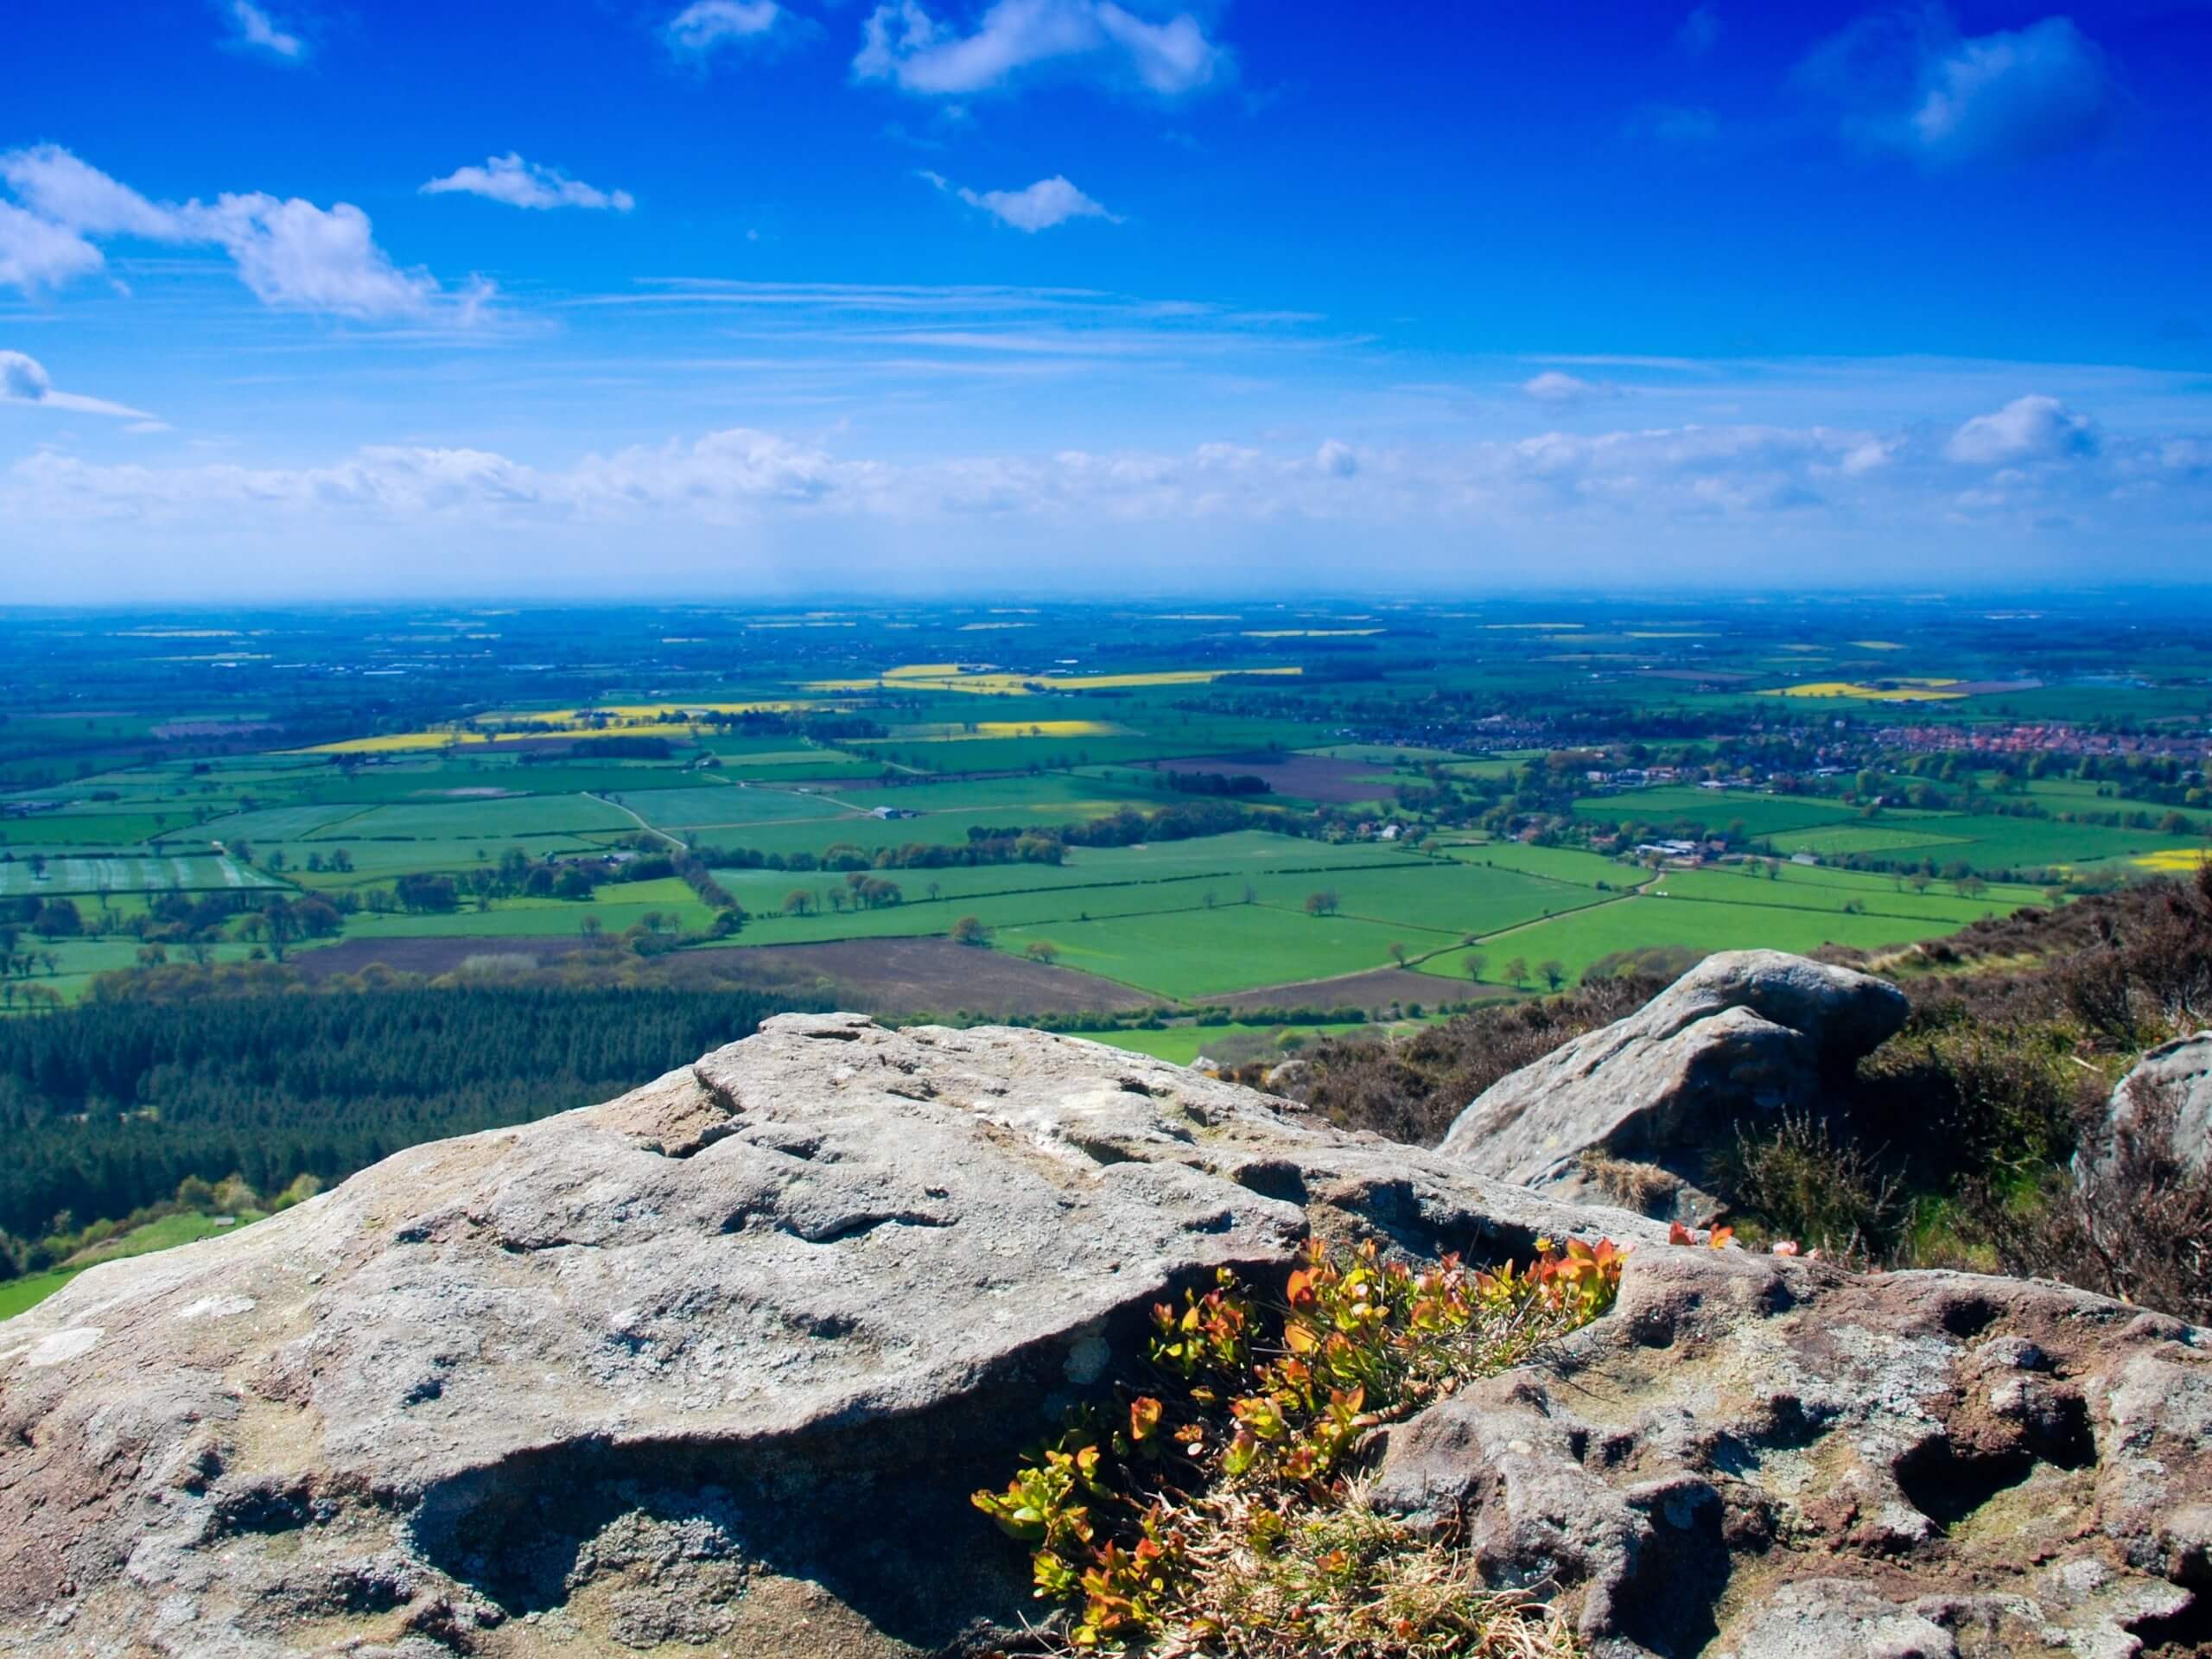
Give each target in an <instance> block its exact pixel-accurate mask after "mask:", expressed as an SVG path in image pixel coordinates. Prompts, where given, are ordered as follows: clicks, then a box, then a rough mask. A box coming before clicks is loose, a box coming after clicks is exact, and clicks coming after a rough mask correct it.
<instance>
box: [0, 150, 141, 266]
mask: <svg viewBox="0 0 2212 1659" xmlns="http://www.w3.org/2000/svg"><path fill="white" fill-rule="evenodd" d="M0 179H5V180H6V181H8V188H9V189H10V190H12V191H13V192H15V194H16V200H19V201H21V202H22V204H23V205H24V206H25V207H29V209H30V210H31V211H32V212H33V213H37V214H38V215H39V216H40V217H41V218H43V219H50V220H52V221H53V222H54V223H55V224H57V225H61V226H67V228H69V229H70V230H72V231H75V232H82V233H84V234H86V235H89V236H144V237H151V238H154V239H156V241H164V242H173V241H177V240H180V239H181V232H180V230H179V226H178V220H177V216H176V213H175V209H173V208H168V207H156V206H155V205H154V204H153V203H152V202H150V201H149V200H146V198H145V197H143V196H142V195H140V194H138V193H137V191H136V190H133V189H132V188H130V186H129V185H126V184H122V183H119V182H118V181H116V180H114V179H111V178H110V177H109V176H108V175H106V174H105V173H103V172H101V171H100V170H99V168H96V167H92V166H91V165H89V164H87V163H86V162H80V161H79V160H78V159H77V158H76V157H75V156H73V155H71V154H70V153H69V152H68V151H67V150H66V149H62V148H61V147H60V145H59V144H34V145H32V146H31V147H30V148H29V149H11V150H9V151H7V152H6V153H4V154H0Z"/></svg>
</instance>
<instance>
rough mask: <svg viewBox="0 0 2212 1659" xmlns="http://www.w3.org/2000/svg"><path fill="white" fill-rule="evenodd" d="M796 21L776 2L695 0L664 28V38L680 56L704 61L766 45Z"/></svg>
mask: <svg viewBox="0 0 2212 1659" xmlns="http://www.w3.org/2000/svg"><path fill="white" fill-rule="evenodd" d="M792 21H793V20H792V17H791V13H789V12H787V11H785V10H784V8H783V7H781V6H779V5H778V4H777V3H776V0H692V3H691V4H690V5H688V6H686V7H684V8H683V10H681V11H679V12H677V14H676V15H675V16H673V17H671V18H670V19H669V20H668V21H667V22H664V23H663V24H662V25H661V27H660V38H661V41H662V43H663V44H664V45H665V46H666V47H667V48H668V49H669V50H670V51H671V53H673V54H675V55H676V56H677V57H679V58H689V59H690V60H694V61H703V60H706V59H708V58H710V57H713V56H714V55H715V54H718V53H720V52H722V51H724V50H726V49H728V48H734V47H742V46H745V45H747V44H756V45H757V44H759V43H760V42H762V41H766V40H768V39H770V38H771V37H772V36H773V35H775V34H776V32H777V30H778V29H779V28H780V27H786V26H788V25H789V24H790V23H791V22H792Z"/></svg>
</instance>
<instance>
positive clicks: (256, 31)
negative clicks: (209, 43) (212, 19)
mask: <svg viewBox="0 0 2212 1659" xmlns="http://www.w3.org/2000/svg"><path fill="white" fill-rule="evenodd" d="M218 10H219V11H220V13H221V14H222V17H223V21H224V22H226V24H228V25H229V28H230V33H229V34H228V35H226V36H225V37H224V40H223V44H224V45H225V46H226V47H228V48H231V49H232V51H236V52H248V53H251V54H255V55H256V56H258V57H264V58H268V59H270V60H272V61H275V62H277V63H303V62H305V61H306V60H307V56H308V43H307V41H305V40H303V39H302V38H301V36H300V35H299V34H298V33H297V32H296V30H294V29H289V28H286V27H284V26H283V25H282V24H280V23H279V22H277V20H276V19H275V18H274V17H272V16H270V15H269V13H268V12H267V11H266V10H264V9H263V8H261V7H259V6H257V5H256V4H254V3H253V0H227V3H224V4H222V5H219V7H218Z"/></svg>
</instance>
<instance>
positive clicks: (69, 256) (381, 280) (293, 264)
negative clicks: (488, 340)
mask: <svg viewBox="0 0 2212 1659" xmlns="http://www.w3.org/2000/svg"><path fill="white" fill-rule="evenodd" d="M0 180H4V181H6V183H7V185H8V188H10V190H11V191H12V192H13V193H14V194H15V195H16V200H18V201H20V202H21V203H22V204H23V206H22V207H21V208H16V207H8V205H7V204H5V203H0V210H4V211H0V281H5V282H8V283H11V284H12V285H14V286H16V287H20V288H23V289H31V288H34V287H38V286H41V285H51V284H55V283H59V282H60V281H61V280H64V279H66V278H67V277H70V276H73V275H78V274H81V273H82V272H84V271H86V270H92V269H96V268H97V267H98V266H99V264H100V263H101V257H100V254H99V249H98V248H97V247H95V246H93V245H92V243H91V242H90V241H89V240H88V238H94V237H112V236H132V237H139V238H145V239H148V240H151V241H156V242H165V243H170V244H175V245H184V246H192V245H200V246H213V247H219V248H220V249H222V250H223V251H224V252H226V253H227V254H228V255H229V256H230V257H231V260H232V264H233V265H235V266H236V268H237V270H238V277H239V280H241V281H242V282H244V283H245V285H246V287H247V288H248V289H251V290H252V292H253V294H254V296H255V297H256V298H257V299H259V300H260V301H261V302H263V303H264V304H265V305H270V306H274V307H278V308H286V309H292V310H302V311H313V312H319V313H323V314H327V315H336V316H346V317H358V318H362V319H367V320H378V319H391V318H410V317H425V316H429V315H433V314H438V313H440V312H441V310H442V311H443V313H444V314H448V315H453V316H455V317H459V318H461V319H463V320H466V319H467V318H469V317H470V316H472V315H474V312H475V310H476V309H477V308H478V307H480V304H481V303H482V301H483V299H484V297H485V296H486V293H487V292H488V289H486V286H485V285H483V284H481V283H480V284H477V285H476V286H475V287H474V288H472V289H467V290H464V291H463V292H462V293H461V294H459V295H451V294H448V293H447V292H445V291H444V290H443V289H441V287H440V286H439V284H438V283H437V281H436V280H435V278H434V277H431V276H430V275H429V273H428V272H426V271H421V270H402V269H401V268H400V267H399V266H397V264H394V263H393V262H392V260H391V256H390V255H389V254H387V253H385V251H384V250H383V249H382V248H380V247H378V245H377V244H376V241H375V238H374V237H373V236H372V233H371V226H370V224H369V216H368V215H367V214H366V213H363V212H362V211H361V210H360V209H359V207H354V206H353V204H352V203H350V202H343V201H341V202H338V203H336V204H334V206H332V207H317V206H315V204H314V203H313V202H311V201H305V200H301V199H300V198H298V197H293V198H291V199H289V200H285V199H283V198H279V197H277V196H272V195H270V194H266V193H265V192H261V191H251V192H247V193H245V194H223V195H220V196H218V197H216V199H215V200H213V202H201V201H200V200H196V199H195V200H191V201H188V202H183V203H181V204H178V203H162V202H155V201H149V200H147V199H146V198H145V197H144V196H143V195H141V194H138V192H137V191H136V190H133V189H131V188H130V187H129V186H128V185H125V184H123V183H122V182H120V181H118V180H116V179H113V178H111V177H109V176H108V175H106V174H105V173H103V172H101V171H100V170H99V168H96V167H92V166H91V165H89V164H87V163H86V162H82V161H80V160H79V159H78V158H77V157H76V156H73V155H72V154H70V152H69V151H67V150H66V149H60V147H58V146H56V145H53V144H41V145H36V146H34V147H31V148H29V149H16V150H10V151H8V152H6V153H5V154H0ZM22 220H29V229H28V230H24V229H22V226H21V224H20V221H22ZM11 226H15V227H16V228H15V229H14V230H13V231H11V228H10V227H11Z"/></svg>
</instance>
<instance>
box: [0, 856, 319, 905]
mask: <svg viewBox="0 0 2212 1659" xmlns="http://www.w3.org/2000/svg"><path fill="white" fill-rule="evenodd" d="M279 885H281V884H280V883H279V882H278V881H277V880H276V878H275V877H273V876H269V875H265V874H263V873H262V872H261V871H259V870H257V869H252V868H248V867H246V866H245V865H241V864H239V863H238V861H236V860H234V859H229V858H216V857H212V856H204V855H203V856H197V857H194V856H186V855H171V856H168V857H156V856H150V855H148V856H130V855H118V856H116V857H113V858H67V857H49V858H48V860H47V861H46V873H45V874H44V876H43V877H41V876H40V875H38V874H35V873H34V872H33V870H32V868H31V867H30V863H29V861H28V860H27V859H22V858H18V859H15V860H12V861H0V898H15V897H16V896H18V895H20V894H25V893H29V894H33V895H35V896H36V897H39V898H41V899H49V898H60V897H64V896H68V897H82V896H83V895H85V894H86V893H102V892H107V893H164V892H168V891H170V890H172V889H175V890H176V891H179V892H184V893H197V892H203V891H213V892H226V891H233V890H238V889H250V888H255V887H277V886H279Z"/></svg>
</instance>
